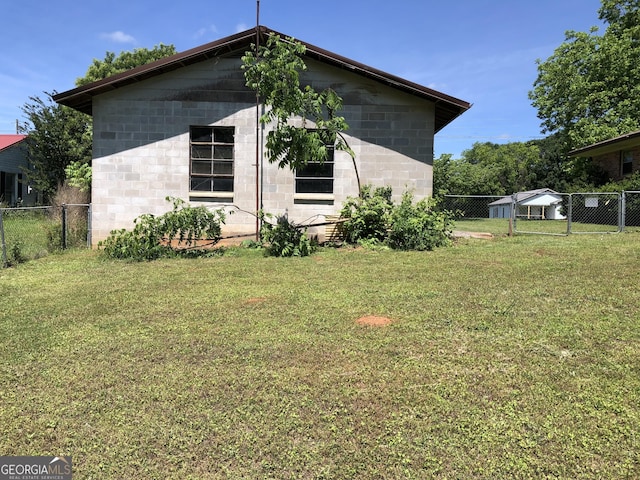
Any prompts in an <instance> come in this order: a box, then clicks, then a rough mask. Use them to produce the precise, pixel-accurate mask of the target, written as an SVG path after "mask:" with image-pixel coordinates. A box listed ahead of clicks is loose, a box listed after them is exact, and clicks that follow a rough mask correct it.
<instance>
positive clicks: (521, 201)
mask: <svg viewBox="0 0 640 480" xmlns="http://www.w3.org/2000/svg"><path fill="white" fill-rule="evenodd" d="M530 193H531V192H522V193H516V194H513V195H506V196H502V197H491V196H480V195H446V196H445V197H444V198H443V200H442V202H441V208H443V209H445V210H449V211H451V212H453V213H454V215H455V219H456V225H457V227H456V228H458V229H460V230H468V231H475V232H480V231H483V232H489V233H493V234H507V233H508V232H510V231H513V232H515V233H532V234H545V235H569V234H588V233H590V234H594V233H598V234H602V233H619V232H622V231H640V191H624V192H578V193H570V194H569V193H553V194H551V193H550V194H549V196H550V197H553V198H547V199H546V200H547V201H546V202H543V201H541V199H540V198H532V196H531V195H528V194H530Z"/></svg>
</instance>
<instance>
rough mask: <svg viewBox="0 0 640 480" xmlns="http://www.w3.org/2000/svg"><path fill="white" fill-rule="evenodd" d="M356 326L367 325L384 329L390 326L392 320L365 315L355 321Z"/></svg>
mask: <svg viewBox="0 0 640 480" xmlns="http://www.w3.org/2000/svg"><path fill="white" fill-rule="evenodd" d="M356 323H357V324H358V325H368V326H370V327H386V326H387V325H391V323H392V320H391V319H390V318H387V317H378V316H375V315H367V316H365V317H360V318H359V319H357V320H356Z"/></svg>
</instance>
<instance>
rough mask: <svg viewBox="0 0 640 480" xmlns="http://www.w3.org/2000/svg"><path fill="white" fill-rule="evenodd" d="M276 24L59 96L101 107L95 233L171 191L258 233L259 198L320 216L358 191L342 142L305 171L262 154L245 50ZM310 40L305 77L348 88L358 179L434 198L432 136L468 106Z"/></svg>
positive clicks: (301, 218)
mask: <svg viewBox="0 0 640 480" xmlns="http://www.w3.org/2000/svg"><path fill="white" fill-rule="evenodd" d="M269 32H273V33H276V34H278V33H277V32H274V31H273V30H270V29H268V28H266V27H257V28H254V29H250V30H247V31H245V32H241V33H238V34H235V35H232V36H229V37H226V38H223V39H221V40H218V41H214V42H212V43H209V44H206V45H202V46H200V47H197V48H194V49H192V50H188V51H185V52H182V53H179V54H176V55H174V56H171V57H168V58H165V59H162V60H159V61H156V62H154V63H150V64H148V65H144V66H141V67H137V68H134V69H132V70H130V71H127V72H124V73H121V74H118V75H115V76H113V77H110V78H107V79H104V80H101V81H98V82H95V83H91V84H88V85H84V86H81V87H78V88H75V89H73V90H69V91H66V92H63V93H60V94H58V95H56V96H55V97H54V99H55V100H56V101H57V102H58V103H60V104H63V105H67V106H69V107H72V108H75V109H77V110H79V111H82V112H85V113H88V114H90V115H92V116H93V132H94V133H93V185H92V192H91V198H92V202H93V218H92V238H93V241H94V242H97V241H100V240H102V239H104V238H105V237H106V236H108V235H109V233H110V231H111V230H113V229H118V228H127V229H130V228H132V226H133V220H134V219H135V218H136V217H137V216H139V215H141V214H143V213H152V214H156V215H157V214H162V213H164V212H166V211H167V210H169V209H170V208H171V205H170V204H169V203H168V202H167V201H166V200H165V198H166V197H167V196H171V197H178V198H181V199H184V200H186V201H188V202H189V203H190V204H192V205H206V206H209V207H211V208H224V209H225V210H226V211H227V212H229V213H230V214H229V215H227V222H226V225H225V226H224V229H223V234H225V235H231V234H235V235H240V234H249V235H250V234H252V233H254V232H255V231H256V229H257V221H256V217H255V212H256V211H257V210H258V209H259V208H260V207H261V208H263V209H264V210H265V211H267V212H270V213H273V214H284V213H287V214H288V216H289V218H290V219H292V220H294V221H296V222H298V223H302V222H307V223H313V222H316V223H320V222H322V221H323V220H324V219H325V217H326V216H328V215H335V214H336V213H338V212H339V211H340V209H341V207H342V203H343V202H344V200H345V199H346V198H347V197H348V196H357V195H358V188H357V180H356V175H355V172H354V166H353V163H352V160H351V157H349V155H348V154H346V153H345V152H338V151H336V152H335V154H334V155H333V158H330V159H329V160H328V161H327V162H325V164H324V165H322V166H317V165H311V166H310V167H309V168H305V169H303V170H302V171H291V170H289V169H280V168H278V166H277V165H276V164H269V162H268V161H266V159H265V157H264V151H263V147H264V143H265V141H266V135H267V129H263V128H257V108H260V109H261V106H257V105H256V95H255V92H253V91H251V90H249V89H248V88H247V87H246V86H245V81H244V75H243V72H242V70H241V64H242V62H241V56H242V55H243V54H244V53H245V52H246V51H248V50H249V49H250V47H251V44H252V43H255V42H256V36H257V35H260V37H261V39H260V44H265V43H266V37H267V35H268V33H269ZM279 35H280V36H281V37H285V36H286V35H283V34H279ZM302 43H304V42H302ZM305 45H306V48H307V50H306V54H305V63H306V64H307V66H308V70H307V71H306V72H304V73H303V74H302V75H301V82H302V84H303V85H305V84H310V85H312V86H313V87H314V88H315V89H316V90H322V89H324V88H326V87H331V88H333V89H334V90H335V91H336V92H337V93H338V95H340V96H341V97H342V98H343V100H344V108H343V110H342V111H341V112H340V114H341V115H343V116H344V117H345V119H346V121H347V123H348V124H349V127H350V128H349V130H348V131H347V132H346V138H347V140H348V142H349V144H350V146H351V148H352V149H353V151H354V152H355V154H356V162H357V168H358V171H359V175H360V180H361V183H362V184H363V185H364V184H373V185H375V186H387V185H389V186H391V187H393V190H394V195H395V196H396V197H397V198H398V199H399V197H400V195H401V194H402V192H403V191H405V190H407V189H411V190H413V191H414V193H415V195H416V198H423V197H427V196H430V195H431V193H432V175H433V169H432V165H433V142H434V135H435V134H436V133H437V132H438V131H440V130H441V129H442V128H444V127H445V126H446V125H448V124H449V123H450V122H451V121H453V120H454V119H455V118H456V117H458V116H459V115H461V114H462V113H464V112H465V111H466V110H467V109H469V108H470V106H471V105H470V104H469V103H467V102H465V101H463V100H460V99H457V98H454V97H451V96H448V95H445V94H443V93H440V92H437V91H435V90H432V89H430V88H427V87H424V86H421V85H418V84H415V83H412V82H409V81H407V80H404V79H402V78H399V77H396V76H394V75H390V74H388V73H385V72H382V71H380V70H376V69H374V68H371V67H368V66H366V65H363V64H360V63H358V62H355V61H353V60H349V59H347V58H344V57H342V56H339V55H336V54H334V53H331V52H328V51H326V50H323V49H321V48H318V47H315V46H313V45H310V44H307V43H305ZM232 212H233V213H232ZM312 233H314V232H312ZM316 233H319V234H321V233H322V232H321V231H320V229H318V232H316Z"/></svg>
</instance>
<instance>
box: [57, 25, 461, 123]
mask: <svg viewBox="0 0 640 480" xmlns="http://www.w3.org/2000/svg"><path fill="white" fill-rule="evenodd" d="M256 30H257V32H256ZM256 33H258V34H259V35H260V43H261V44H264V43H265V42H266V37H267V35H268V34H270V33H273V34H276V35H279V36H280V37H282V38H285V37H286V35H283V34H281V33H279V32H277V31H275V30H272V29H270V28H267V27H264V26H259V27H256V28H252V29H249V30H246V31H244V32H240V33H237V34H235V35H230V36H228V37H225V38H222V39H220V40H216V41H214V42H211V43H207V44H205V45H201V46H199V47H196V48H193V49H191V50H186V51H184V52H182V53H177V54H175V55H172V56H170V57H166V58H163V59H161V60H157V61H155V62H152V63H149V64H147V65H142V66H139V67H136V68H133V69H131V70H128V71H126V72H122V73H119V74H117V75H114V76H112V77H109V78H105V79H104V80H99V81H97V82H93V83H89V84H87V85H83V86H81V87H77V88H74V89H72V90H68V91H66V92H62V93H59V94H56V95H54V96H53V99H54V100H55V101H56V102H58V103H60V104H62V105H66V106H68V107H71V108H74V109H76V110H79V111H81V112H84V113H87V114H89V115H91V113H92V101H93V97H95V96H96V95H100V94H102V93H106V92H109V91H112V90H115V89H118V88H122V87H125V86H127V85H131V84H133V83H137V82H140V81H142V80H145V79H148V78H151V77H155V76H157V75H161V74H163V73H166V72H170V71H173V70H176V69H179V68H182V67H185V66H187V65H192V64H194V63H199V62H203V61H205V60H208V59H210V58H214V57H225V56H231V55H233V54H241V53H244V52H245V51H246V50H247V49H248V48H249V47H250V45H251V44H252V43H255V40H256ZM298 41H300V40H298ZM300 43H302V44H303V45H304V46H305V47H306V53H305V56H307V57H309V58H311V59H314V60H317V61H320V62H323V63H326V64H329V65H332V66H334V67H336V68H340V69H343V70H347V71H350V72H353V73H355V74H358V75H361V76H363V77H367V78H370V79H373V80H375V81H377V82H380V83H383V84H385V85H388V86H390V87H392V88H395V89H397V90H401V91H403V92H406V93H409V94H412V95H415V96H417V97H419V98H423V99H426V100H430V101H432V102H434V103H435V131H436V132H438V131H440V130H441V129H442V128H444V127H445V126H446V125H448V124H449V123H450V122H452V121H453V120H454V119H455V118H457V117H458V116H460V115H462V114H463V113H464V112H465V111H467V110H468V109H469V108H471V104H470V103H468V102H465V101H464V100H460V99H458V98H455V97H452V96H449V95H446V94H444V93H441V92H438V91H436V90H433V89H431V88H428V87H425V86H423V85H419V84H417V83H413V82H410V81H408V80H405V79H403V78H400V77H397V76H395V75H392V74H389V73H386V72H383V71H381V70H378V69H375V68H372V67H369V66H367V65H364V64H362V63H359V62H355V61H353V60H350V59H348V58H346V57H343V56H340V55H337V54H335V53H332V52H329V51H327V50H324V49H322V48H319V47H316V46H314V45H311V44H310V43H306V42H303V41H300Z"/></svg>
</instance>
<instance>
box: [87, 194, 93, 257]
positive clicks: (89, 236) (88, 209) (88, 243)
mask: <svg viewBox="0 0 640 480" xmlns="http://www.w3.org/2000/svg"><path fill="white" fill-rule="evenodd" d="M91 205H92V204H91V203H90V204H89V205H88V206H87V247H89V248H91V214H92V209H91Z"/></svg>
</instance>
